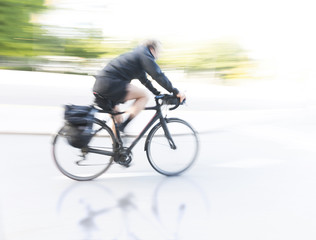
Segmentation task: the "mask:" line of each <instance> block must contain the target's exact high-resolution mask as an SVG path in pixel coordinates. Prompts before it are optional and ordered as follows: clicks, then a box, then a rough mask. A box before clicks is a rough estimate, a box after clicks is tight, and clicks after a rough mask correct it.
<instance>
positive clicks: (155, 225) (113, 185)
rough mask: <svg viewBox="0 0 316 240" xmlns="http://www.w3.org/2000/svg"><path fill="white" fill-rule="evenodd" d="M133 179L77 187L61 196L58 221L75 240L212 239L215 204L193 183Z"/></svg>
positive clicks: (58, 206)
mask: <svg viewBox="0 0 316 240" xmlns="http://www.w3.org/2000/svg"><path fill="white" fill-rule="evenodd" d="M128 180H130V179H128ZM128 180H127V179H126V178H125V179H107V182H106V183H104V182H76V183H74V184H73V185H71V186H70V187H68V188H67V189H66V190H65V191H64V192H63V193H62V194H61V195H60V198H59V200H58V203H57V214H58V219H60V221H62V222H63V224H65V226H68V227H69V231H70V232H71V235H72V236H73V237H74V239H87V240H88V239H89V240H90V239H113V240H114V239H144V240H145V239H174V240H176V239H196V238H197V237H198V239H207V238H203V236H204V237H206V231H207V230H208V229H209V227H208V226H207V224H208V215H209V202H208V199H207V196H206V195H205V193H204V191H203V190H202V189H201V188H200V187H199V186H198V185H197V184H196V183H194V182H193V181H192V180H190V179H188V178H185V177H177V178H163V179H162V180H161V177H159V178H157V177H156V178H153V179H150V180H149V181H148V179H142V181H140V180H139V179H138V180H136V179H131V181H128ZM133 181H135V183H136V182H137V184H134V183H133ZM74 234H75V236H74Z"/></svg>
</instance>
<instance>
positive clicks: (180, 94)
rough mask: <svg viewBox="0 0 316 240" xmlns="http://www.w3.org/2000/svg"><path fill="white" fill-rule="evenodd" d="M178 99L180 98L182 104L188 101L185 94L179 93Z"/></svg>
mask: <svg viewBox="0 0 316 240" xmlns="http://www.w3.org/2000/svg"><path fill="white" fill-rule="evenodd" d="M177 97H178V98H180V103H182V102H183V101H184V100H185V99H186V96H185V94H184V93H183V92H179V93H178V94H177Z"/></svg>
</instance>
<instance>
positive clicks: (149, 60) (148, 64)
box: [140, 51, 179, 95]
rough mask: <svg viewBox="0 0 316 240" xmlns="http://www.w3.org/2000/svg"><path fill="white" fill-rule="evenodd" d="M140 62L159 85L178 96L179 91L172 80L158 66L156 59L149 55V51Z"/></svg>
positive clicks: (142, 55)
mask: <svg viewBox="0 0 316 240" xmlns="http://www.w3.org/2000/svg"><path fill="white" fill-rule="evenodd" d="M140 62H141V65H142V67H143V69H144V70H145V71H146V72H147V73H148V74H149V75H150V76H151V77H152V78H153V79H154V80H156V81H157V83H158V84H159V85H160V86H162V87H163V88H164V89H166V90H167V91H169V92H172V93H173V94H175V95H177V94H178V93H179V90H178V89H176V88H174V87H173V86H172V83H171V82H170V80H169V79H168V78H167V77H166V75H165V74H164V73H163V72H162V71H161V69H160V67H159V66H158V64H157V63H156V62H155V59H154V57H153V56H152V55H151V54H150V53H149V51H148V52H147V51H145V53H144V54H141V56H140Z"/></svg>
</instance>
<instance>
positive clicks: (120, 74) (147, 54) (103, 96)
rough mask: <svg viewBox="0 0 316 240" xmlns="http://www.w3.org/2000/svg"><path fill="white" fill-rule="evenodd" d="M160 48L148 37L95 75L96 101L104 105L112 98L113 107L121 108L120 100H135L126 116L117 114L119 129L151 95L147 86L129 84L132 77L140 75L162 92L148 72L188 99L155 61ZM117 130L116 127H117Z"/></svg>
mask: <svg viewBox="0 0 316 240" xmlns="http://www.w3.org/2000/svg"><path fill="white" fill-rule="evenodd" d="M160 51H161V45H160V42H159V41H157V40H147V41H145V42H144V43H143V44H142V45H140V46H138V47H137V48H135V49H134V50H133V51H131V52H128V53H125V54H122V55H120V56H118V57H117V58H114V59H113V60H111V61H110V62H109V63H108V64H107V65H106V66H105V67H104V68H103V69H102V70H101V71H100V72H99V73H98V74H97V75H96V76H95V78H96V81H95V84H94V86H93V93H94V95H95V102H96V103H97V104H98V105H99V106H100V107H102V106H105V102H108V100H110V101H111V107H112V108H114V110H115V111H119V109H118V106H117V105H118V104H119V103H124V102H126V101H128V100H135V101H134V103H133V104H132V106H131V107H130V108H129V109H127V111H126V114H127V117H126V120H125V121H124V122H123V118H122V116H121V115H117V116H116V121H117V122H118V123H119V130H120V131H122V132H123V131H124V128H125V127H126V125H127V124H128V123H129V122H130V121H131V120H132V119H133V118H134V117H135V116H136V115H137V114H138V113H139V112H140V111H141V110H143V109H144V108H145V106H146V104H147V102H148V100H149V98H148V94H147V90H146V89H142V88H139V87H137V86H135V85H132V84H130V82H131V80H132V79H139V80H140V82H141V83H142V84H143V85H144V86H146V87H147V88H148V89H149V90H150V91H151V92H152V93H153V94H154V95H159V94H160V92H159V91H158V90H157V89H156V88H155V87H154V86H153V85H152V83H151V81H149V80H148V78H147V76H146V73H147V74H149V75H150V76H151V77H152V78H153V79H154V80H156V82H157V83H158V84H159V85H161V86H162V87H163V88H164V89H166V90H167V91H169V92H170V93H173V94H174V95H176V96H177V97H178V98H180V102H182V101H183V100H184V99H185V97H186V96H185V94H184V93H182V92H180V91H179V90H178V89H177V88H174V87H173V85H172V83H171V82H170V81H169V79H168V78H167V77H166V76H165V74H164V73H163V72H162V71H161V69H160V67H159V66H158V64H157V63H156V62H155V60H156V59H158V57H159V54H160ZM114 132H115V131H114Z"/></svg>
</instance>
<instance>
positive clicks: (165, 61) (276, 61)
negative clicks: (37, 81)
mask: <svg viewBox="0 0 316 240" xmlns="http://www.w3.org/2000/svg"><path fill="white" fill-rule="evenodd" d="M310 3H311V1H308V0H303V1H283V0H278V1H272V0H267V1H264V2H261V1H249V0H241V1H238V2H236V1H232V0H223V1H217V0H215V1H203V0H196V1H185V2H183V1H179V0H175V1H167V0H161V1H145V0H135V1H128V0H115V1H114V0H91V1H84V0H29V1H15V0H1V3H0V13H1V21H0V67H1V69H14V70H29V71H45V72H59V73H60V72H61V73H73V74H85V75H86V74H90V75H91V74H94V73H95V72H96V71H97V70H98V69H100V68H101V67H103V66H104V65H105V64H106V62H107V61H108V60H109V59H111V58H113V57H115V56H117V55H118V54H120V53H123V52H125V51H127V50H130V49H132V48H134V47H135V46H136V45H137V44H139V43H140V42H141V41H142V40H143V39H145V38H158V39H159V40H161V41H162V43H163V46H164V53H163V54H162V57H161V59H160V60H159V63H160V64H161V65H162V67H163V69H172V70H179V71H180V72H181V73H184V74H193V76H195V74H197V75H198V78H199V79H203V80H205V81H209V82H216V83H225V84H227V83H229V84H231V83H237V82H238V80H250V81H257V80H259V79H286V80H287V81H289V80H295V81H301V82H303V81H308V80H310V79H311V78H313V77H314V76H315V70H314V67H313V63H314V61H313V59H314V57H315V45H314V43H315V40H316V39H315V38H316V37H315V34H314V31H313V27H312V23H313V22H315V16H314V14H313V12H312V9H313V8H312V7H311V5H310ZM191 76H192V75H191ZM195 78H196V77H195Z"/></svg>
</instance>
